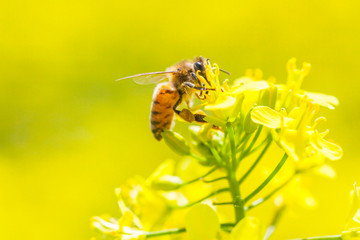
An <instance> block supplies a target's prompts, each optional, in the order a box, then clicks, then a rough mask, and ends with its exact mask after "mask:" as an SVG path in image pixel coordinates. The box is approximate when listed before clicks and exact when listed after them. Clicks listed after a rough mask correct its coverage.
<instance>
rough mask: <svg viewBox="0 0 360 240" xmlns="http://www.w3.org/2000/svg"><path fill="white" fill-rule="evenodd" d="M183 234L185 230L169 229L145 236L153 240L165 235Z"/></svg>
mask: <svg viewBox="0 0 360 240" xmlns="http://www.w3.org/2000/svg"><path fill="white" fill-rule="evenodd" d="M183 232H186V229H185V228H174V229H167V230H161V231H155V232H148V233H146V234H145V236H146V238H151V237H159V236H164V235H171V234H179V233H183Z"/></svg>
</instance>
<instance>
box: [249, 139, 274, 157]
mask: <svg viewBox="0 0 360 240" xmlns="http://www.w3.org/2000/svg"><path fill="white" fill-rule="evenodd" d="M269 138H271V136H270V135H268V137H266V138H265V139H264V140H263V141H262V142H261V143H259V144H258V145H257V146H256V147H254V148H253V149H252V150H251V151H250V152H248V154H246V156H244V157H247V156H250V155H251V154H252V153H254V152H256V151H257V150H258V149H259V148H261V147H262V146H263V145H264V144H265V143H266V142H267V141H269Z"/></svg>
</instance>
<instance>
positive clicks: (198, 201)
mask: <svg viewBox="0 0 360 240" xmlns="http://www.w3.org/2000/svg"><path fill="white" fill-rule="evenodd" d="M227 191H230V189H229V188H221V189H219V190H217V191H215V192H212V193H210V194H209V195H207V196H205V197H203V198H201V199H199V200H197V201H195V202H192V203H189V204H186V205H184V206H178V207H175V208H187V207H191V206H194V205H195V204H197V203H201V202H202V201H204V200H206V199H208V198H211V197H213V196H215V195H217V194H219V193H222V192H227Z"/></svg>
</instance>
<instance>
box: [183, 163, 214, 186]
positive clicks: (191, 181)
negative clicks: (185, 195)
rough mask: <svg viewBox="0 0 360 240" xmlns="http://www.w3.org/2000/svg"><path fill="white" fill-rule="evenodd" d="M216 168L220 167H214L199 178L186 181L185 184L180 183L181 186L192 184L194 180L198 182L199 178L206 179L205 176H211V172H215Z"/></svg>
mask: <svg viewBox="0 0 360 240" xmlns="http://www.w3.org/2000/svg"><path fill="white" fill-rule="evenodd" d="M216 169H218V167H213V168H212V169H210V171H208V172H207V173H205V174H204V175H202V176H200V177H197V178H194V179H192V180H190V181H188V182H184V183H183V184H181V185H180V187H182V186H185V185H188V184H191V183H194V182H197V181H199V180H202V179H204V178H205V177H207V176H209V175H210V174H212V173H213V172H215V171H216Z"/></svg>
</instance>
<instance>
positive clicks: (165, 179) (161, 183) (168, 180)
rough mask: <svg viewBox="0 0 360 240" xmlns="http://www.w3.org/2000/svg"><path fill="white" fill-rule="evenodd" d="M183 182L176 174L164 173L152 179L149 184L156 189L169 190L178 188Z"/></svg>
mask: <svg viewBox="0 0 360 240" xmlns="http://www.w3.org/2000/svg"><path fill="white" fill-rule="evenodd" d="M183 183H184V182H183V180H181V178H180V177H178V176H172V175H164V176H161V177H159V178H157V179H154V180H153V181H152V184H151V185H152V187H153V188H155V189H158V190H164V191H171V190H175V189H178V188H179V187H180V186H181V185H182V184H183Z"/></svg>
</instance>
